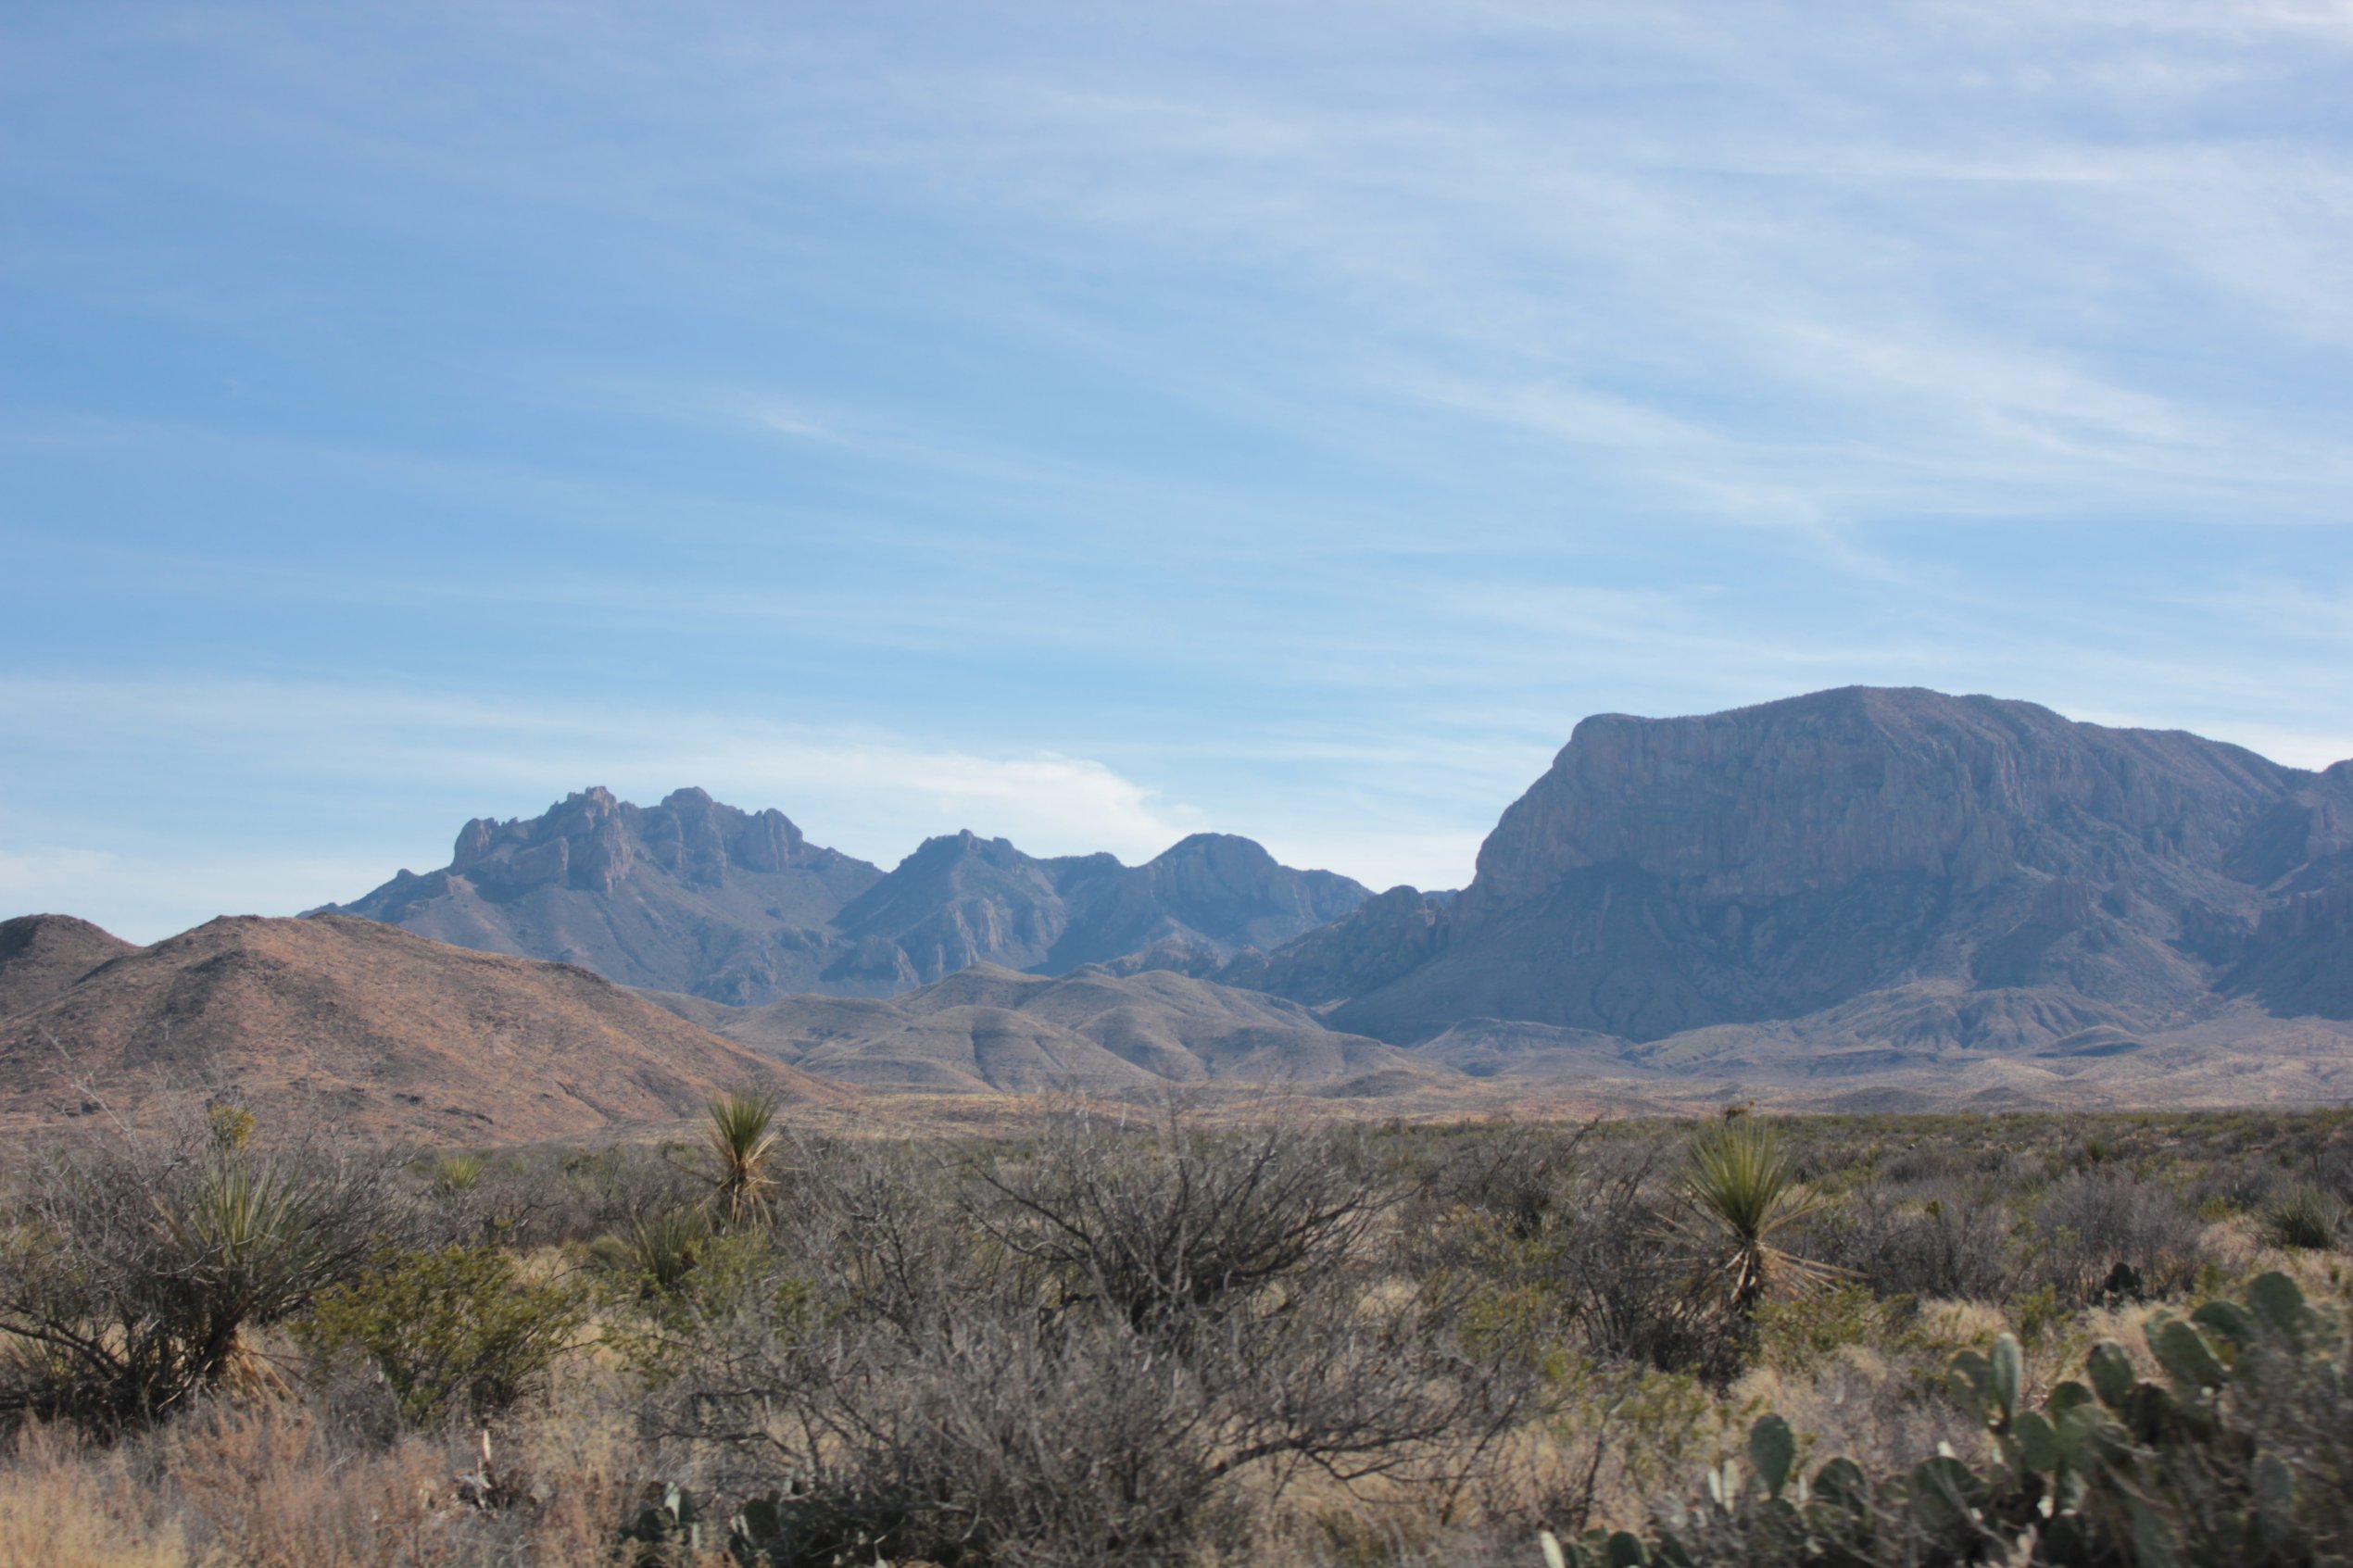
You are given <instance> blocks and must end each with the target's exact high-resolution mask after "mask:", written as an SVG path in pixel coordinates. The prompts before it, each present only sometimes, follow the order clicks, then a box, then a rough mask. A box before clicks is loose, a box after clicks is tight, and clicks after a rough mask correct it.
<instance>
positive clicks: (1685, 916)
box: [1229, 687, 2353, 1039]
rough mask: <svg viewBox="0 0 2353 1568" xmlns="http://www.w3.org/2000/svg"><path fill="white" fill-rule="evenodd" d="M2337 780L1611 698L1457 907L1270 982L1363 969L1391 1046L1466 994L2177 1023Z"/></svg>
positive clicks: (2218, 754) (1914, 728) (1973, 715)
mask: <svg viewBox="0 0 2353 1568" xmlns="http://www.w3.org/2000/svg"><path fill="white" fill-rule="evenodd" d="M2348 772H2349V773H2353V770H2349V771H2348ZM2334 780H2335V771H2334V770H2332V771H2331V772H2330V773H2328V774H2313V773H2310V772H2307V771H2302V770H2298V769H2294V768H2286V767H2283V766H2281V765H2279V764H2276V763H2273V762H2270V761H2267V760H2265V759H2263V758H2261V757H2259V756H2257V755H2255V754H2254V753H2253V752H2250V751H2247V750H2246V749H2245V748H2243V747H2240V746H2229V745H2225V744H2222V743H2220V742H2215V741H2209V740H2204V739H2201V738H2199V737H2198V736H2196V735H2191V734H2183V733H2180V732H2167V731H2149V730H2125V729H2112V728H2108V727H2104V726H2100V725H2095V724H2079V723H2074V722H2071V721H2068V720H2066V719H2063V718H2061V717H2060V716H2058V715H2057V714H2056V713H2053V712H2051V711H2050V710H2049V709H2044V708H2039V707H2036V706H2035V705H2033V704H2032V703H2023V702H2008V701H2002V700H1999V699H1996V698H1993V697H1985V696H1944V695H1942V694H1939V693H1935V692H1928V691H1919V690H1912V689H1900V690H1880V689H1872V688H1861V687H1854V688H1846V689H1843V690H1839V691H1830V692H1820V693H1816V694H1814V695H1812V696H1803V697H1795V698H1791V699H1789V700H1787V701H1782V702H1775V703H1768V704H1764V705H1762V706H1759V707H1755V708H1746V709H1735V710H1732V711H1730V712H1724V713H1715V714H1708V715H1705V716H1700V717H1693V718H1682V719H1635V718H1629V717H1626V716H1623V715H1615V714H1612V715H1603V716H1601V717H1598V718H1593V719H1589V720H1587V721H1584V722H1583V723H1581V724H1579V725H1578V726H1577V728H1576V730H1575V732H1574V733H1573V734H1572V735H1571V737H1570V739H1569V742H1568V744H1567V746H1564V747H1563V748H1562V749H1561V752H1560V754H1559V755H1558V756H1557V757H1556V758H1555V759H1554V763H1553V765H1552V767H1551V769H1550V770H1548V771H1546V773H1545V774H1544V776H1543V777H1542V778H1541V779H1539V780H1538V781H1537V782H1536V783H1535V784H1533V785H1531V786H1530V787H1529V790H1528V792H1527V793H1526V794H1525V795H1524V796H1522V797H1520V799H1519V800H1518V801H1516V802H1515V803H1514V804H1513V805H1512V806H1511V808H1510V809H1507V810H1506V811H1505V812H1504V815H1503V818H1502V820H1501V821H1500V822H1498V823H1497V825H1496V828H1495V831H1494V832H1493V833H1492V834H1490V835H1489V836H1488V838H1487V841H1486V843H1485V844H1484V845H1483V846H1482V847H1481V848H1480V851H1479V857H1478V875H1477V877H1476V878H1475V879H1474V880H1473V882H1472V884H1471V885H1470V886H1469V887H1468V888H1467V889H1466V890H1465V891H1464V893H1463V894H1462V895H1461V897H1459V898H1457V899H1456V900H1454V901H1453V903H1452V904H1451V905H1450V906H1448V907H1447V908H1446V909H1444V910H1443V911H1442V912H1437V911H1420V910H1408V909H1403V908H1398V907H1392V906H1391V905H1390V903H1389V902H1387V901H1384V902H1383V903H1382V904H1381V905H1380V906H1379V907H1378V908H1376V907H1372V906H1368V907H1367V908H1366V909H1364V910H1361V911H1359V913H1358V914H1357V915H1355V916H1353V917H1352V918H1351V919H1349V920H1347V921H1344V922H1340V924H1338V925H1336V926H1335V927H1333V928H1332V930H1331V931H1330V932H1327V933H1318V934H1315V936H1313V937H1312V938H1310V939H1309V940H1307V941H1303V942H1302V943H1300V944H1298V945H1297V946H1296V947H1293V948H1290V949H1286V950H1285V951H1284V952H1280V953H1276V954H1273V955H1271V956H1270V957H1269V959H1268V960H1266V961H1265V973H1264V975H1263V976H1262V977H1261V978H1260V981H1259V983H1261V984H1265V985H1268V986H1270V987H1271V988H1273V989H1275V990H1277V991H1278V992H1280V993H1281V994H1283V995H1286V996H1292V997H1297V998H1299V999H1301V1000H1311V999H1313V1000H1316V1001H1319V1002H1320V1001H1325V1000H1330V999H1333V998H1332V997H1329V996H1328V995H1327V994H1324V993H1327V992H1328V991H1329V989H1330V987H1331V986H1332V985H1334V984H1335V982H1336V981H1338V980H1339V979H1340V977H1343V976H1354V977H1356V980H1357V984H1356V985H1355V986H1354V987H1353V988H1352V989H1351V990H1350V991H1349V992H1348V993H1347V994H1346V997H1345V1000H1344V1005H1342V1006H1341V1007H1340V1009H1339V1010H1337V1011H1336V1012H1335V1013H1334V1014H1333V1015H1332V1016H1333V1022H1334V1023H1335V1024H1336V1025H1337V1026H1340V1027H1344V1028H1353V1029H1359V1030H1364V1031H1365V1032H1368V1033H1372V1034H1376V1035H1382V1036H1384V1037H1387V1038H1392V1039H1418V1038H1423V1037H1427V1036H1428V1035H1431V1034H1435V1033H1437V1032H1438V1031H1439V1030H1441V1029H1442V1028H1444V1027H1446V1026H1447V1025H1448V1024H1449V1023H1451V1022H1454V1021H1457V1020H1460V1019H1464V1018H1468V1017H1494V1018H1505V1019H1519V1020H1528V1021H1531V1022H1545V1023H1552V1024H1558V1025H1563V1026H1567V1027H1573V1028H1582V1029H1593V1030H1601V1031H1605V1032H1608V1033H1611V1034H1617V1035H1626V1036H1629V1037H1631V1038H1637V1039H1653V1038H1657V1037H1660V1036H1663V1035H1668V1034H1672V1033H1675V1032H1677V1031H1680V1030H1685V1029H1692V1028H1699V1027H1704V1026H1706V1025H1710V1024H1716V1023H1729V1022H1757V1021H1762V1020H1768V1019H1776V1018H1796V1017H1801V1016H1804V1015H1806V1014H1808V1013H1811V1012H1815V1011H1818V1010H1822V1009H1825V1008H1829V1007H1832V1006H1835V1005H1838V1004H1841V1003H1843V1002H1845V1001H1847V1000H1848V999H1850V998H1853V997H1858V996H1862V995H1864V994H1866V993H1869V992H1872V991H1875V990H1880V989H1883V988H1886V987H1889V986H1894V985H1910V984H1930V985H1943V986H1947V987H1950V986H1955V985H1957V986H1960V987H1963V988H1967V989H1973V990H1994V989H1999V990H2028V991H2040V990H2049V991H2052V992H2053V993H2054V994H2057V993H2062V992H2063V993H2065V994H2067V995H2068V996H2070V997H2074V998H2075V999H2076V1000H2078V1001H2080V1002H2083V1003H2085V1004H2086V1005H2092V1006H2094V1007H2095V1010H2108V1012H2111V1013H2114V1014H2115V1015H2116V1016H2120V1017H2132V1018H2139V1017H2143V1016H2146V1017H2150V1018H2166V1017H2172V1018H2181V1017H2185V1016H2188V1015H2190V1014H2192V1013H2194V1012H2196V1010H2198V1009H2200V1008H2202V1007H2210V1006H2212V1005H2214V1004H2215V996H2216V985H2217V984H2218V972H2217V969H2216V967H2215V966H2216V965H2217V964H2221V963H2224V962H2227V961H2230V959H2231V955H2232V953H2233V951H2235V950H2236V948H2237V947H2239V946H2241V945H2243V944H2244V942H2245V941H2246V940H2248V939H2250V938H2251V935H2252V934H2253V933H2255V932H2256V930H2257V928H2258V922H2259V916H2260V914H2261V911H2262V909H2263V907H2264V906H2265V905H2266V904H2267V902H2269V901H2270V899H2271V897H2275V895H2273V894H2271V893H2269V892H2267V889H2270V888H2271V887H2273V886H2275V885H2281V886H2284V885H2288V884H2301V883H2304V882H2309V881H2310V880H2311V879H2312V878H2313V877H2315V876H2316V875H2318V874H2320V873H2319V872H2318V870H2317V869H2316V868H2318V867H2319V865H2320V862H2319V861H2317V860H2315V859H2313V856H2314V855H2315V853H2316V852H2319V851H2322V850H2325V849H2326V848H2327V847H2328V846H2330V845H2332V844H2335V843H2338V842H2339V838H2338V835H2337V826H2336V824H2337V821H2338V819H2337V817H2336V815H2335V812H2336V810H2337V807H2336V787H2337V786H2336V784H2335V782H2334ZM1424 922H1427V923H1424ZM1433 926H1434V927H1435V929H1432V928H1431V927H1433ZM1229 977H1230V978H1237V979H1239V978H1240V976H1239V975H1233V976H1229ZM2016 1011H2017V1010H2008V1012H2016ZM2029 1011H2032V1010H2031V1009H2030V1010H2029ZM2062 1011H2063V1010H2062ZM2006 1015H2007V1013H2006Z"/></svg>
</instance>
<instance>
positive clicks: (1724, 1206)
mask: <svg viewBox="0 0 2353 1568" xmlns="http://www.w3.org/2000/svg"><path fill="white" fill-rule="evenodd" d="M1681 1188H1682V1197H1683V1200H1684V1203H1685V1205H1686V1207H1687V1210H1688V1216H1687V1218H1686V1219H1685V1220H1684V1222H1683V1224H1682V1228H1683V1229H1684V1230H1685V1231H1686V1232H1687V1233H1688V1234H1691V1235H1692V1236H1695V1237H1696V1238H1697V1239H1699V1240H1700V1241H1701V1242H1702V1243H1703V1245H1704V1246H1705V1248H1706V1249H1707V1250H1708V1252H1709V1253H1710V1254H1711V1255H1712V1258H1713V1266H1714V1268H1715V1270H1716V1272H1718V1273H1720V1274H1721V1275H1722V1276H1723V1277H1724V1278H1725V1280H1726V1281H1727V1282H1728V1284H1729V1289H1730V1301H1731V1305H1732V1309H1733V1311H1737V1312H1739V1313H1740V1314H1741V1315H1742V1316H1743V1317H1747V1316H1749V1315H1751V1314H1753V1313H1754V1312H1755V1311H1756V1305H1757V1303H1758V1302H1759V1301H1761V1300H1762V1299H1764V1298H1765V1296H1766V1294H1767V1292H1768V1291H1784V1292H1790V1293H1803V1292H1806V1291H1809V1290H1812V1289H1814V1288H1816V1287H1818V1286H1823V1285H1827V1284H1829V1283H1831V1281H1833V1280H1835V1279H1838V1278H1840V1277H1841V1272H1840V1271H1839V1270H1836V1269H1833V1268H1831V1266H1830V1265H1829V1264H1826V1263H1818V1262H1816V1261H1813V1260H1811V1259H1807V1258H1801V1257H1799V1256H1797V1255H1796V1254H1794V1253H1792V1252H1790V1251H1788V1250H1787V1249H1785V1248H1782V1247H1781V1246H1780V1244H1779V1242H1778V1241H1777V1240H1776V1239H1775V1238H1776V1237H1779V1236H1783V1235H1784V1234H1785V1233H1787V1232H1788V1231H1789V1230H1790V1229H1791V1228H1792V1227H1793V1226H1794V1225H1796V1224H1797V1223H1799V1222H1801V1221H1803V1220H1804V1219H1806V1217H1807V1216H1808V1215H1810V1214H1813V1213H1815V1212H1816V1211H1818V1210H1819V1209H1820V1207H1821V1204H1820V1201H1819V1200H1818V1198H1815V1197H1814V1196H1813V1195H1812V1194H1809V1193H1808V1192H1807V1191H1806V1188H1805V1187H1804V1186H1803V1185H1801V1184H1800V1183H1799V1181H1798V1179H1797V1170H1796V1162H1795V1161H1794V1160H1793V1159H1792V1158H1791V1157H1790V1154H1789V1152H1788V1151H1787V1150H1786V1149H1784V1148H1782V1147H1781V1141H1780V1135H1778V1134H1776V1133H1775V1132H1774V1131H1773V1129H1772V1128H1771V1127H1769V1126H1768V1125H1767V1124H1766V1123H1763V1122H1760V1121H1758V1120H1757V1119H1756V1118H1755V1117H1754V1116H1739V1117H1731V1118H1728V1119H1726V1120H1725V1121H1723V1122H1721V1123H1718V1124H1717V1125H1715V1126H1714V1127H1711V1128H1709V1129H1708V1130H1707V1131H1706V1132H1705V1133H1702V1134H1701V1135H1699V1137H1698V1138H1697V1139H1695V1140H1694V1141H1693V1142H1692V1148H1691V1152H1690V1155H1689V1157H1688V1158H1687V1160H1686V1162H1685V1164H1684V1168H1683V1173H1682V1181H1681Z"/></svg>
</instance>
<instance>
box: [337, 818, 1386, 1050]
mask: <svg viewBox="0 0 2353 1568" xmlns="http://www.w3.org/2000/svg"><path fill="white" fill-rule="evenodd" d="M1365 897H1367V890H1366V889H1365V888H1364V887H1363V886H1361V885H1360V884H1357V883H1354V882H1352V881H1350V880H1349V879H1348V878H1346V877H1344V876H1336V875H1334V874H1333V873H1331V872H1318V871H1307V872H1302V871H1293V870H1292V869H1290V867H1288V866H1282V865H1278V864H1277V863H1276V861H1275V859H1274V857H1273V856H1271V855H1269V854H1267V852H1266V851H1265V849H1263V848H1262V847H1259V846H1258V845H1256V844H1254V843H1252V842H1251V841H1250V840H1249V839H1246V838H1236V837H1232V836H1229V835H1227V834H1194V835H1193V836H1191V837H1189V838H1187V839H1185V840H1183V841H1182V842H1181V843H1178V844H1176V846H1174V847H1171V848H1170V849H1168V850H1167V851H1166V852H1165V853H1164V854H1162V855H1161V856H1159V857H1158V858H1157V859H1153V860H1151V861H1149V862H1147V863H1146V864H1144V865H1141V866H1126V865H1123V864H1121V863H1120V861H1119V860H1118V859H1114V857H1112V856H1110V855H1078V856H1065V857H1061V858H1056V859H1037V858H1035V857H1032V856H1029V855H1025V854H1023V853H1022V852H1021V851H1020V850H1019V849H1017V848H1015V847H1013V845H1011V844H1009V843H1007V842H1006V841H1005V840H1003V839H1001V838H982V837H979V836H978V835H976V834H972V833H969V832H965V833H959V834H948V835H945V836H942V837H938V838H933V839H929V840H926V841H925V843H924V844H923V845H922V847H919V848H917V849H916V850H915V852H914V853H913V854H912V855H910V856H908V857H907V858H906V859H904V860H902V861H901V862H900V864H899V866H898V867H897V868H896V869H895V870H893V871H891V872H887V873H886V872H883V871H881V870H880V869H879V868H877V867H875V866H873V865H870V864H868V863H867V862H865V861H863V860H860V859H853V858H851V857H850V856H848V855H844V854H842V853H840V852H839V851H837V850H833V849H827V848H824V847H821V846H818V845H813V844H811V843H810V842H809V841H808V839H807V838H806V837H805V836H803V834H801V831H800V830H799V828H797V827H795V826H794V825H793V824H792V822H790V821H788V820H787V819H786V817H785V815H784V813H782V812H781V811H776V810H764V811H759V812H746V811H741V810H738V809H736V808H735V807H732V806H726V805H722V804H720V803H719V802H717V801H714V800H713V799H711V797H710V796H709V795H707V794H705V793H704V792H703V791H701V790H699V789H681V790H677V791H674V792H673V793H672V794H671V795H669V796H667V797H664V798H663V800H662V801H661V804H660V805H658V806H636V805H633V804H631V803H629V802H627V801H623V800H617V799H615V798H614V797H613V796H612V794H611V792H610V791H609V790H605V789H601V788H597V789H589V790H585V791H582V792H580V793H578V794H575V795H573V796H570V797H567V798H565V799H564V800H563V801H562V802H560V804H558V805H556V806H553V807H551V808H549V809H548V810H547V812H546V813H545V814H544V815H542V816H539V817H537V818H535V819H531V820H528V821H514V822H492V821H490V820H488V819H481V820H477V821H474V822H468V823H467V824H466V825H465V827H464V828H463V829H461V830H460V831H459V834H458V841H457V846H456V848H455V850H454V851H453V853H452V855H451V857H450V862H449V864H448V865H447V866H446V867H444V868H443V869H441V870H439V871H436V872H429V873H427V874H425V875H422V876H420V875H417V874H416V873H414V872H409V871H402V872H400V873H399V874H397V875H396V876H395V877H394V878H393V879H392V880H391V881H390V882H387V883H385V884H384V885H383V886H381V887H378V888H376V889H375V890H374V891H372V892H371V893H369V894H367V895H365V896H364V897H359V898H356V899H354V900H352V901H351V902H350V903H348V904H343V905H329V906H327V907H326V908H325V909H321V910H317V911H314V912H315V913H322V914H346V915H357V916H361V917H364V918H366V919H369V920H375V921H382V922H387V923H390V924H394V925H399V926H403V927H406V928H407V929H409V930H410V931H414V932H417V933H419V934H420V935H426V936H431V937H434V938H435V939H437V940H440V941H444V942H449V943H453V944H455V945H457V946H459V947H479V948H482V949H484V950H486V951H490V952H500V953H514V954H518V955H524V956H528V957H533V958H541V959H548V960H556V961H560V962H565V963H579V964H584V965H586V966H587V967H589V968H592V969H595V970H596V971H598V972H599V973H602V974H605V975H607V976H609V977H610V978H611V979H614V980H617V981H620V982H621V983H623V985H638V986H645V987H648V988H650V989H655V990H661V991H673V992H684V993H686V994H688V995H692V996H698V997H708V998H710V999H711V1000H713V1001H719V1002H725V1003H728V1004H730V1005H733V1006H749V1005H755V1004H758V1003H762V1002H769V1001H774V1000H775V999H777V998H779V997H785V996H789V995H794V994H799V993H816V994H822V995H827V996H837V997H890V996H897V995H900V994H901V993H903V992H908V991H912V990H914V989H915V988H916V987H918V986H921V985H928V984H930V983H931V982H933V981H936V980H938V979H940V978H942V977H943V976H945V975H949V974H952V973H954V972H957V971H958V970H962V969H966V968H969V967H971V966H972V965H974V964H976V963H991V964H999V965H1002V966H1005V967H1007V968H1012V969H1016V970H1024V971H1029V972H1037V973H1041V974H1062V973H1067V972H1070V971H1071V970H1074V969H1076V968H1077V967H1079V966H1080V965H1082V964H1088V963H1104V962H1112V963H1118V964H1121V965H1124V966H1126V967H1131V968H1133V967H1151V968H1168V969H1178V970H1186V971H1190V972H1204V971H1207V970H1209V969H1214V968H1215V967H1217V966H1218V965H1219V964H1221V963H1223V962H1225V961H1226V960H1229V959H1231V958H1233V957H1234V956H1236V955H1237V954H1238V953H1239V952H1240V951H1242V950H1244V949H1246V948H1267V947H1277V946H1280V945H1281V944H1283V943H1285V942H1288V941H1290V939H1292V938H1293V937H1296V936H1299V935H1302V934H1303V933H1305V932H1308V931H1312V930H1314V929H1315V928H1317V927H1319V926H1322V925H1325V924H1327V923H1328V922H1331V921H1334V920H1337V919H1338V918H1340V916H1341V915H1344V914H1346V913H1347V912H1348V911H1349V910H1351V909H1354V908H1355V907H1356V906H1357V905H1358V904H1360V903H1362V902H1363V901H1364V900H1365Z"/></svg>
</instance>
